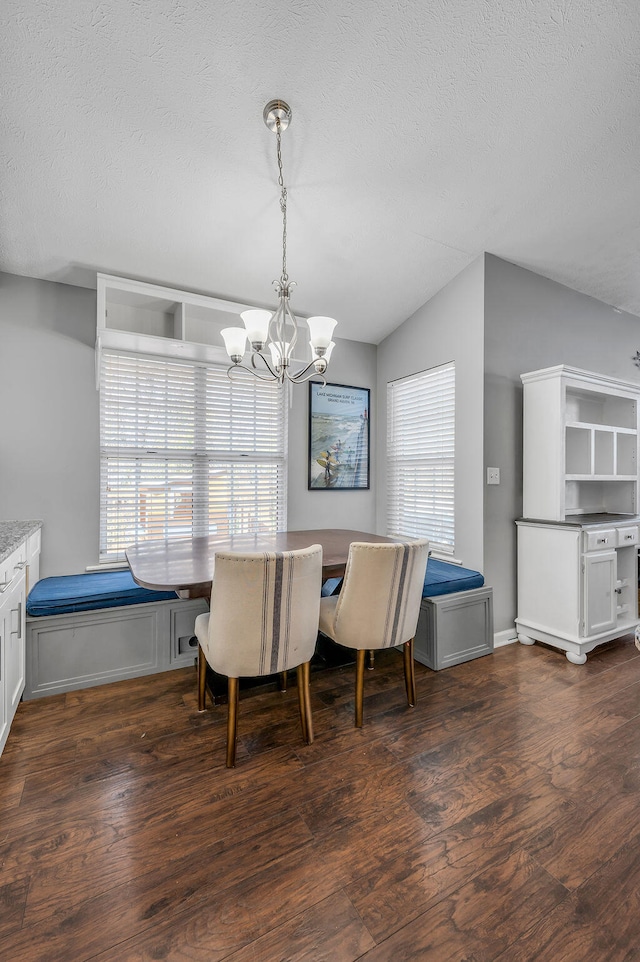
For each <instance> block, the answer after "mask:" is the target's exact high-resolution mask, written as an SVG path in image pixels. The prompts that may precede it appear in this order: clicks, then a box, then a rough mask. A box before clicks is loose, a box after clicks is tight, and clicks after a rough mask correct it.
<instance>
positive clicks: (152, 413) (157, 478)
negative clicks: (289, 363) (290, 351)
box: [100, 351, 287, 561]
mask: <svg viewBox="0 0 640 962" xmlns="http://www.w3.org/2000/svg"><path fill="white" fill-rule="evenodd" d="M102 361H103V363H102V370H101V379H100V443H101V449H100V469H101V470H100V560H101V561H115V560H118V559H121V558H123V557H124V549H125V548H126V547H127V546H128V545H132V544H137V543H139V542H142V541H146V540H151V539H157V538H189V537H192V536H197V535H209V534H212V535H213V534H215V535H218V536H220V537H221V538H226V537H228V536H230V535H232V534H253V533H255V532H260V531H278V530H283V529H284V528H285V527H286V417H287V413H286V411H287V408H286V399H285V391H283V390H282V389H281V388H279V387H278V386H277V385H275V384H273V383H270V382H263V381H258V380H257V379H254V378H253V377H246V378H242V380H241V379H240V378H239V377H237V378H236V379H235V380H234V381H230V380H229V378H228V377H227V373H226V370H227V369H226V367H222V366H217V365H211V364H203V363H195V362H193V361H182V360H174V359H173V358H170V359H165V358H149V357H145V356H141V355H133V354H123V353H115V352H109V351H105V352H104V353H103V358H102Z"/></svg>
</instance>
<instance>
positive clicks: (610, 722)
mask: <svg viewBox="0 0 640 962" xmlns="http://www.w3.org/2000/svg"><path fill="white" fill-rule="evenodd" d="M416 668H417V685H418V704H417V706H416V708H415V709H414V710H411V709H408V708H407V707H406V702H405V695H404V684H403V673H402V657H401V655H400V654H398V653H396V652H387V653H384V654H383V655H381V656H378V658H377V664H376V668H375V670H374V671H373V672H367V674H366V678H365V725H364V728H363V729H362V730H356V729H355V728H354V727H353V679H354V670H353V669H352V668H348V669H347V668H343V669H333V670H330V671H326V672H320V673H317V674H314V675H313V677H312V692H313V711H314V725H315V734H316V739H315V741H314V743H313V745H311V746H305V745H303V743H302V740H301V735H300V728H299V720H298V714H297V695H296V691H295V688H291V689H290V690H289V691H288V692H286V693H284V694H282V693H280V692H279V691H277V690H276V686H275V685H274V686H272V687H269V688H268V689H261V690H257V691H253V692H243V694H242V697H241V703H240V716H239V742H238V760H237V768H236V769H235V770H234V771H229V770H226V769H225V767H224V744H225V725H224V719H225V713H226V708H225V707H224V706H219V707H217V708H215V709H209V710H208V711H207V712H206V713H205V714H198V712H197V704H196V673H195V670H192V669H181V670H179V671H174V672H169V673H166V674H163V675H155V676H152V677H149V678H141V679H135V680H133V681H126V682H121V683H118V684H113V685H106V686H103V687H100V688H93V689H88V690H85V691H81V692H72V693H70V694H67V695H59V696H55V697H53V698H48V699H43V700H40V701H35V702H27V703H23V704H21V705H20V707H19V710H18V714H17V717H16V720H15V722H14V725H13V729H12V732H11V735H10V737H9V741H8V744H7V747H6V749H5V752H4V755H3V756H2V758H1V759H0V812H1V822H0V867H1V876H0V958H1V959H6V960H11V962H20V960H30V962H31V960H38V962H40V960H45V962H58V960H61V962H70V960H73V962H83V960H87V959H95V960H99V962H123V960H143V959H144V960H159V959H167V960H171V962H173V960H189V962H199V960H202V962H205V960H206V962H215V960H220V959H225V960H229V962H293V960H302V959H305V960H312V962H319V960H327V962H351V960H355V959H365V960H366V962H383V960H384V962H402V960H409V959H419V960H434V962H448V960H452V962H463V960H464V962H494V960H500V962H531V960H536V962H600V960H602V962H632V960H640V652H638V651H637V650H636V649H635V647H634V645H633V640H632V639H630V638H626V639H622V640H620V641H617V642H613V643H611V644H609V645H606V646H603V647H602V648H601V649H599V650H598V651H596V652H594V653H593V654H592V655H590V657H589V660H588V662H587V664H586V665H584V666H582V667H578V666H574V665H570V664H569V663H568V662H567V661H566V659H565V658H564V656H563V655H562V654H561V653H559V652H555V651H551V650H548V649H545V648H544V647H541V646H539V645H536V646H535V647H533V648H524V647H521V646H519V645H511V646H509V647H506V648H502V649H499V650H498V651H496V652H495V654H494V655H491V656H487V657H485V658H481V659H478V660H477V661H473V662H470V663H468V664H466V665H460V666H457V667H455V668H451V669H448V670H446V671H442V672H438V673H435V672H431V671H429V670H428V669H426V668H422V666H420V665H417V666H416ZM208 704H209V703H208Z"/></svg>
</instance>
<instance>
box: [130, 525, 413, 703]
mask: <svg viewBox="0 0 640 962" xmlns="http://www.w3.org/2000/svg"><path fill="white" fill-rule="evenodd" d="M397 540H398V539H397V538H388V537H386V536H385V535H381V534H372V533H371V532H368V531H353V530H351V529H347V528H311V529H309V530H306V531H280V532H278V533H274V534H256V535H236V536H235V537H233V538H228V539H220V538H216V537H215V536H213V535H210V536H209V537H198V538H185V539H176V540H169V541H143V542H141V543H140V544H138V545H133V546H132V547H130V548H127V549H126V551H125V555H126V558H127V561H128V563H129V567H130V569H131V574H132V575H133V579H134V581H135V582H137V584H139V585H141V586H142V587H143V588H151V589H152V590H155V591H175V592H176V593H177V594H178V595H179V597H181V598H206V599H207V601H208V600H209V598H210V597H211V581H212V578H213V570H214V567H215V555H216V551H225V552H226V551H242V552H248V551H249V552H250V551H294V550H296V549H299V548H308V547H309V546H310V545H312V544H319V545H322V575H323V581H324V580H326V579H327V578H335V577H340V576H341V575H343V574H344V569H345V566H346V563H347V558H348V556H349V546H350V545H351V543H352V542H353V541H368V542H374V543H376V544H386V543H389V542H395V541H397ZM353 660H354V658H353V651H352V650H351V649H349V648H342V649H341V648H340V647H339V646H337V645H334V644H333V642H331V641H330V640H328V639H325V640H324V642H323V641H322V636H319V644H318V645H317V646H316V654H315V656H314V660H313V661H312V668H314V669H316V668H324V667H337V666H343V665H346V664H352V663H353ZM264 682H265V679H264V678H262V679H241V687H255V686H256V685H257V684H259V683H264ZM207 688H208V689H209V693H210V695H211V698H212V700H213V702H214V704H216V705H219V704H223V703H224V702H226V699H227V689H226V679H223V678H222V677H221V676H219V675H217V673H216V672H214V671H212V670H211V669H210V668H209V667H208V668H207Z"/></svg>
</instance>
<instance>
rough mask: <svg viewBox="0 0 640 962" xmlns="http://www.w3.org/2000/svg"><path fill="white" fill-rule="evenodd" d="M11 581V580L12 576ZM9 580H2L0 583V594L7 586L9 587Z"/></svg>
mask: <svg viewBox="0 0 640 962" xmlns="http://www.w3.org/2000/svg"><path fill="white" fill-rule="evenodd" d="M11 581H13V578H12V579H11ZM11 581H3V582H2V584H0V594H4V593H5V591H6V590H7V588H10V587H11Z"/></svg>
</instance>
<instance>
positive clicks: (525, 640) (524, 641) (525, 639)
mask: <svg viewBox="0 0 640 962" xmlns="http://www.w3.org/2000/svg"><path fill="white" fill-rule="evenodd" d="M518 641H519V642H520V644H521V645H535V643H536V640H535V638H529V636H528V635H518Z"/></svg>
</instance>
